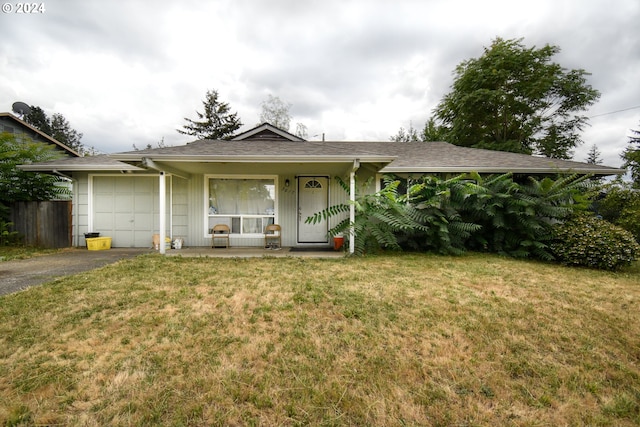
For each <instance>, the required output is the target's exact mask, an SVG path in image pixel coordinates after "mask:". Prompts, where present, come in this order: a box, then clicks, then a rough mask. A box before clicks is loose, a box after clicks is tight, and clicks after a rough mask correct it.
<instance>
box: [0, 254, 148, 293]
mask: <svg viewBox="0 0 640 427" xmlns="http://www.w3.org/2000/svg"><path fill="white" fill-rule="evenodd" d="M151 252H154V251H153V250H152V249H144V248H142V249H141V248H112V249H109V250H106V251H88V250H86V249H70V250H68V251H63V252H60V253H57V254H53V255H42V256H36V257H33V258H29V259H22V260H16V261H0V295H6V294H10V293H13V292H17V291H20V290H23V289H26V288H28V287H30V286H36V285H41V284H43V283H46V282H51V281H53V280H55V279H57V278H59V277H64V276H69V275H72V274H76V273H82V272H84V271H88V270H93V269H95V268H99V267H102V266H105V265H107V264H112V263H114V262H116V261H119V260H121V259H126V258H133V257H136V256H138V255H142V254H145V253H151Z"/></svg>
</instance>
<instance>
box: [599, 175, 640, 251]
mask: <svg viewBox="0 0 640 427" xmlns="http://www.w3.org/2000/svg"><path fill="white" fill-rule="evenodd" d="M603 191H604V193H605V195H604V197H602V198H601V199H600V200H598V201H597V202H596V203H594V210H595V212H596V213H597V214H598V215H601V216H602V217H603V218H604V219H606V220H607V221H609V222H611V223H613V224H615V225H617V226H619V227H622V228H624V229H625V230H627V231H630V232H631V233H632V234H633V235H634V237H635V238H636V241H637V242H639V243H640V191H639V190H636V189H633V188H631V187H630V186H628V185H625V184H620V183H614V184H612V185H609V186H605V187H604V188H603Z"/></svg>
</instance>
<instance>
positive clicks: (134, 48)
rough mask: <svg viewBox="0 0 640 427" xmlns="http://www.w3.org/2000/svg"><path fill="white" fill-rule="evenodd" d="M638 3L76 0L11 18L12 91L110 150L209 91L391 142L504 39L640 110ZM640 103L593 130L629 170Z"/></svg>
mask: <svg viewBox="0 0 640 427" xmlns="http://www.w3.org/2000/svg"><path fill="white" fill-rule="evenodd" d="M637 22H640V4H639V3H638V2H637V1H636V0H620V1H618V2H616V4H615V7H613V6H612V5H611V4H610V2H609V1H605V0H594V1H591V2H588V3H585V2H581V1H578V0H560V1H558V0H555V1H552V0H541V1H535V2H534V1H519V2H514V1H509V0H499V1H498V0H488V1H484V2H478V1H472V0H467V1H464V0H454V1H444V0H435V1H418V0H399V1H396V2H388V1H382V0H369V1H364V0H324V1H317V0H310V1H304V2H300V1H294V0H274V1H269V2H258V1H251V0H220V1H216V2H201V1H195V0H192V1H183V2H177V1H168V0H161V1H156V2H154V3H148V2H143V1H124V0H123V1H113V2H103V1H97V0H86V1H81V0H69V1H65V2H55V3H51V4H47V11H46V12H45V13H44V14H40V15H28V16H27V15H9V14H3V15H0V75H2V76H3V79H2V80H1V81H0V99H2V100H3V103H4V107H3V106H2V105H0V110H2V111H7V110H9V109H10V106H11V104H12V103H13V102H14V101H17V100H21V101H24V102H27V103H29V104H33V105H39V106H41V107H42V108H44V109H45V111H47V112H48V113H49V114H52V113H54V112H59V113H62V114H64V115H65V117H66V118H67V119H68V120H69V122H70V123H71V125H72V126H73V127H74V128H75V129H77V130H78V131H79V132H82V133H84V138H83V142H84V143H85V144H87V145H89V146H95V147H96V148H98V149H100V150H103V151H105V152H116V151H126V150H130V149H132V146H133V144H135V145H136V146H138V147H140V146H146V145H147V144H155V143H156V142H158V141H159V140H160V139H161V138H164V140H165V143H168V144H179V143H184V142H186V141H188V137H185V136H184V135H179V134H178V133H177V132H176V131H175V129H176V128H178V127H181V126H182V124H183V123H184V121H183V118H184V117H195V110H199V111H201V109H202V104H201V101H202V99H203V98H204V96H205V92H206V91H207V90H209V89H217V90H218V91H219V93H220V97H221V99H222V100H223V101H226V102H229V104H230V105H231V107H232V109H233V110H235V111H237V112H238V113H239V115H240V117H241V119H242V121H243V122H244V123H245V125H246V127H249V126H253V125H255V124H256V123H257V122H258V115H259V112H260V103H261V102H262V101H263V100H264V99H265V97H266V96H267V94H272V95H275V96H279V97H280V98H281V99H283V100H285V101H287V102H289V103H291V104H292V108H291V112H292V114H293V116H294V117H293V121H292V123H293V124H292V126H295V123H296V122H303V123H304V124H305V125H306V126H307V127H308V129H309V134H310V135H321V134H322V133H325V135H326V138H328V139H352V140H356V139H365V140H371V139H380V140H388V139H389V137H390V136H391V135H393V134H395V133H396V132H397V131H398V129H399V127H400V126H403V127H405V128H406V127H408V126H409V123H411V124H412V125H413V126H414V127H421V126H422V125H423V124H424V122H425V121H426V120H427V119H428V118H429V116H430V115H431V111H432V109H433V108H434V107H435V106H436V104H437V103H438V101H439V100H440V98H441V97H442V96H443V95H444V94H445V93H446V92H447V91H448V90H449V86H450V84H451V82H452V74H451V73H452V71H453V69H454V68H455V66H456V65H457V64H458V63H460V62H461V61H463V60H465V59H468V58H470V57H475V56H478V55H480V54H481V53H482V49H483V47H484V46H488V45H489V44H490V43H491V40H492V39H493V38H495V37H497V36H500V37H503V38H519V37H523V38H524V43H525V44H527V45H537V46H541V45H543V44H545V43H549V44H554V45H558V46H560V47H561V49H562V52H561V54H560V55H559V56H558V62H560V63H561V64H562V65H564V66H566V67H568V68H584V69H585V70H587V71H589V72H591V73H592V76H591V78H590V82H591V83H592V85H593V86H594V87H595V88H596V89H598V90H600V91H601V92H602V98H601V100H600V101H599V102H598V103H597V104H596V105H595V106H593V108H592V109H591V110H590V111H589V112H588V113H587V114H588V115H596V114H602V113H608V112H611V111H616V110H620V109H624V108H628V107H632V106H638V105H640V83H639V82H638V80H637V69H638V68H639V67H640V33H638V32H637V31H636V27H637ZM639 126H640V109H634V110H629V111H626V112H622V113H617V114H612V115H606V116H600V117H597V118H594V119H593V120H592V126H591V127H590V128H588V129H586V130H585V132H584V134H583V136H584V139H585V142H586V143H585V146H584V147H579V148H578V149H576V156H575V158H576V159H577V160H583V159H584V158H585V157H586V152H587V151H588V149H589V147H590V146H591V145H592V144H597V146H598V148H599V150H600V151H601V152H602V153H603V157H604V158H605V162H606V163H608V164H611V165H614V166H616V165H619V164H620V159H619V152H621V151H622V149H624V147H625V146H626V142H627V140H628V138H627V135H628V129H630V128H638V127H639Z"/></svg>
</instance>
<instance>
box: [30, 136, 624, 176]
mask: <svg viewBox="0 0 640 427" xmlns="http://www.w3.org/2000/svg"><path fill="white" fill-rule="evenodd" d="M144 159H150V160H153V161H158V162H163V163H165V164H169V163H170V162H194V161H197V162H201V163H219V162H236V163H243V162H246V163H309V162H314V163H350V162H353V161H354V160H356V159H357V160H359V161H360V162H361V163H372V164H375V165H376V167H377V168H378V169H379V171H380V172H381V173H412V172H413V173H446V172H449V173H462V172H472V171H473V172H479V173H506V172H512V173H519V174H546V173H559V172H563V173H581V174H595V175H615V174H621V173H624V169H619V168H614V167H609V166H601V165H593V164H588V163H582V162H574V161H567V160H558V159H550V158H547V157H536V156H529V155H526V154H516V153H507V152H501V151H492V150H481V149H476V148H468V147H458V146H455V145H452V144H449V143H446V142H392V141H384V142H371V141H289V140H284V139H258V140H254V139H247V140H240V141H221V140H199V141H194V142H191V143H189V144H186V145H180V146H174V147H162V148H151V149H146V150H137V151H129V152H124V153H115V154H110V155H107V156H106V157H105V156H94V157H83V158H76V159H63V160H58V161H54V162H46V163H40V164H34V165H28V166H25V167H24V169H25V170H33V171H51V170H54V169H55V170H60V171H65V170H66V171H74V170H96V171H98V170H100V171H107V170H121V171H125V170H140V168H138V167H137V166H138V165H139V164H140V163H142V162H143V160H144ZM134 165H135V166H134Z"/></svg>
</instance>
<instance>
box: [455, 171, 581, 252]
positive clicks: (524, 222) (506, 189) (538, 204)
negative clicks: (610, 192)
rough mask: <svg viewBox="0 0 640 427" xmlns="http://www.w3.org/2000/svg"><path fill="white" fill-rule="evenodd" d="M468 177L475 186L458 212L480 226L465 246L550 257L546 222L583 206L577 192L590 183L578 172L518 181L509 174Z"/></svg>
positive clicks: (552, 221)
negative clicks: (563, 175)
mask: <svg viewBox="0 0 640 427" xmlns="http://www.w3.org/2000/svg"><path fill="white" fill-rule="evenodd" d="M469 177H470V178H472V179H473V180H474V181H475V182H476V183H477V184H476V190H475V191H474V192H473V193H472V194H469V195H468V197H466V198H465V199H464V204H463V205H462V206H461V208H460V214H461V216H462V219H463V220H464V221H466V222H472V223H476V224H479V225H480V226H481V228H480V230H479V231H478V232H476V233H473V235H472V236H471V238H470V239H469V241H468V243H467V248H469V249H471V250H481V251H488V252H495V253H499V254H503V255H507V256H512V257H516V258H528V257H531V258H539V259H544V260H550V259H552V258H553V257H552V255H551V254H550V252H549V250H548V245H547V244H548V242H549V241H550V240H551V238H552V233H551V226H552V225H553V224H554V223H556V222H558V221H560V220H563V219H564V218H567V217H569V216H570V215H571V214H572V213H573V212H574V211H576V210H580V209H586V207H587V206H588V204H587V203H586V202H585V200H584V198H583V195H584V194H585V190H586V189H587V188H588V186H589V185H590V183H589V180H588V179H587V177H584V176H578V175H570V176H565V177H560V178H558V179H555V180H554V179H551V178H548V177H547V178H543V179H541V180H538V179H537V178H534V177H529V178H528V179H527V181H526V182H524V183H519V182H516V181H515V180H514V178H513V176H512V175H511V174H503V175H491V176H486V177H481V176H480V175H478V174H475V173H474V174H470V175H469Z"/></svg>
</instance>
